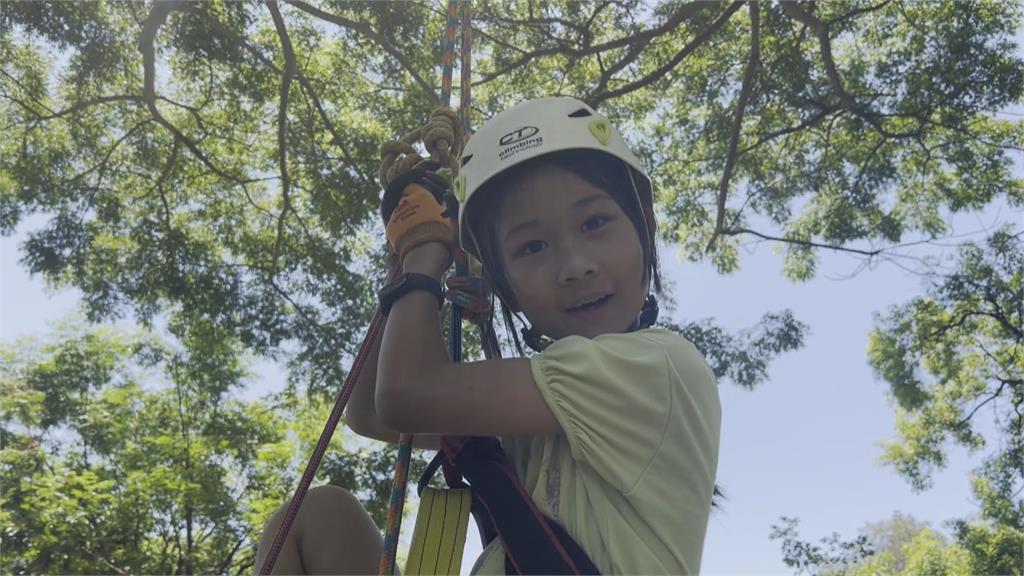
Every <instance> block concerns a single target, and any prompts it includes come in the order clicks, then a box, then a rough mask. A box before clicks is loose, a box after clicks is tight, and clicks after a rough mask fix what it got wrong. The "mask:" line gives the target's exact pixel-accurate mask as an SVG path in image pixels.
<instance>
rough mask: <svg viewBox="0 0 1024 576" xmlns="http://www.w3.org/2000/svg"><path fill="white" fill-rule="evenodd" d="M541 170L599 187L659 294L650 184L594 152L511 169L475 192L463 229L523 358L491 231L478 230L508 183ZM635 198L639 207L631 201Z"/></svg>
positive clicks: (572, 152) (509, 290)
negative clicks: (621, 216) (629, 232)
mask: <svg viewBox="0 0 1024 576" xmlns="http://www.w3.org/2000/svg"><path fill="white" fill-rule="evenodd" d="M543 165H554V166H558V167H561V168H564V169H566V170H568V171H570V172H572V173H573V174H575V175H576V176H578V177H580V178H582V179H583V180H585V181H587V182H588V183H590V184H592V185H594V186H596V187H598V188H600V189H601V190H603V191H604V192H606V193H607V194H608V195H609V196H611V197H612V199H613V200H615V203H616V204H618V206H619V208H621V209H622V211H623V212H624V213H625V214H626V216H627V217H628V218H629V220H630V222H632V224H633V227H634V228H635V229H636V231H637V236H639V238H640V244H641V246H642V247H643V254H644V271H645V274H646V277H647V278H648V279H649V280H650V281H653V283H654V291H655V292H656V293H658V294H661V268H660V266H659V263H658V249H657V243H656V242H655V235H656V233H657V229H656V226H655V220H654V207H653V203H652V201H651V189H650V184H649V181H648V180H647V178H646V177H644V176H642V175H640V174H639V173H637V172H636V171H635V170H634V169H633V168H632V167H631V166H629V165H628V164H626V163H625V162H623V161H622V160H620V159H618V158H616V157H614V156H611V155H609V154H606V153H604V152H600V151H596V150H563V151H560V152H555V153H552V154H548V155H545V156H540V157H538V158H533V159H531V160H528V161H526V162H523V163H522V164H518V165H516V166H513V167H512V168H510V169H508V170H506V171H504V172H502V173H501V174H499V175H498V176H496V177H494V178H492V179H491V180H489V181H488V182H486V183H485V184H484V186H483V187H482V189H480V190H477V191H476V193H475V194H474V197H475V198H476V200H474V202H473V204H472V212H471V214H472V216H471V217H470V220H469V228H470V231H471V233H472V235H473V238H474V239H475V240H476V243H477V247H478V249H479V251H480V261H481V263H482V264H483V268H484V274H486V276H487V279H488V281H489V282H490V283H491V286H493V287H494V291H495V292H496V293H497V294H500V295H501V299H500V302H501V312H502V316H503V318H504V320H505V327H506V330H507V331H508V333H509V335H510V337H511V340H512V341H513V342H514V343H515V346H516V350H517V351H518V352H519V355H520V356H524V355H525V354H524V352H523V347H522V344H521V342H520V340H519V335H518V334H517V333H516V331H515V330H514V329H513V327H514V323H513V312H512V308H511V306H510V305H514V306H516V307H517V308H518V303H517V302H516V301H515V294H514V293H513V291H512V287H511V285H510V284H509V281H508V276H507V275H506V273H505V266H504V262H503V259H502V257H501V253H500V250H499V248H498V239H497V237H496V235H497V231H496V227H495V226H493V225H490V226H484V225H483V223H484V222H489V223H493V222H494V221H495V218H494V217H495V216H496V215H497V212H498V209H499V207H500V206H501V203H502V202H503V201H504V199H505V197H506V196H507V195H508V193H509V192H510V191H511V190H512V188H513V186H514V184H516V183H517V182H519V181H520V180H522V178H523V177H524V176H525V175H526V173H527V172H529V171H531V170H534V169H536V168H537V167H538V166H543ZM485 189H486V191H485ZM638 196H639V199H640V202H639V203H638V202H637V198H638ZM468 208H469V207H468V206H467V209H468ZM467 217H469V215H467Z"/></svg>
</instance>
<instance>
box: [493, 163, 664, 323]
mask: <svg viewBox="0 0 1024 576" xmlns="http://www.w3.org/2000/svg"><path fill="white" fill-rule="evenodd" d="M497 226H498V228H497V242H498V253H499V254H501V257H502V259H503V261H504V264H505V271H506V275H507V277H508V281H509V284H510V285H511V287H512V290H513V292H514V293H515V297H516V300H517V303H518V305H519V307H520V309H521V310H522V312H523V313H524V314H525V315H526V317H527V318H528V319H529V320H530V323H531V324H532V325H533V326H534V327H535V328H536V329H537V330H539V331H540V332H542V333H544V334H546V335H548V336H550V337H552V338H556V339H557V338H562V337H564V336H570V335H578V336H584V337H587V338H593V337H594V336H597V335H599V334H605V333H609V332H625V331H626V329H627V328H628V327H629V325H630V323H632V322H633V320H635V319H636V317H637V315H638V314H639V313H640V309H641V307H642V306H643V302H644V299H645V298H646V296H647V285H646V282H647V279H646V278H645V275H644V255H643V248H642V247H641V244H640V236H639V234H637V231H636V228H634V226H633V224H632V222H631V221H630V219H629V217H628V216H627V215H626V213H625V212H623V211H622V209H621V208H619V205H618V204H617V203H616V202H615V200H613V199H612V197H611V196H609V195H608V194H607V193H606V192H604V191H603V190H601V189H600V188H598V187H596V186H594V185H593V184H591V183H589V182H587V181H586V180H583V179H582V178H580V177H579V176H576V175H575V174H573V173H572V172H570V171H568V170H566V169H564V168H561V167H558V166H555V165H541V166H538V167H537V168H536V169H534V170H531V171H530V172H529V173H527V174H526V175H525V176H524V177H523V178H522V179H520V180H519V181H518V182H517V183H516V185H515V186H513V188H512V189H511V190H509V192H508V193H507V194H506V195H505V198H504V200H503V201H502V203H501V207H500V209H499V211H498V222H497ZM599 297H605V299H604V301H603V302H600V303H598V304H597V305H596V306H590V307H584V308H582V309H573V307H575V306H578V305H579V304H583V303H584V302H587V301H591V300H594V299H595V298H599Z"/></svg>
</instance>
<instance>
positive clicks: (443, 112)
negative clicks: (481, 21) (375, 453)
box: [259, 0, 497, 576]
mask: <svg viewBox="0 0 1024 576" xmlns="http://www.w3.org/2000/svg"><path fill="white" fill-rule="evenodd" d="M459 4H460V2H459V1H458V0H449V2H448V21H447V25H446V28H445V47H444V53H443V56H442V60H443V65H444V71H443V74H442V81H441V96H442V98H441V102H442V105H441V106H440V107H439V108H438V109H437V110H434V111H433V112H432V113H431V115H430V118H429V120H428V122H427V124H426V125H425V126H424V127H423V128H420V129H419V130H415V131H413V132H411V133H409V134H407V135H405V136H404V137H402V139H401V140H397V141H392V142H388V143H386V144H385V145H384V146H383V147H382V149H381V170H380V180H381V184H382V185H384V187H385V188H386V187H387V185H388V184H389V183H390V182H391V181H392V180H394V179H395V178H396V177H398V176H400V175H401V174H403V173H405V172H407V171H409V170H411V169H413V168H415V167H416V166H419V165H422V163H423V162H424V161H425V159H424V158H422V157H421V156H420V155H419V153H418V152H417V151H416V149H415V148H414V146H413V144H414V143H415V142H417V141H418V140H422V141H423V143H424V146H425V147H426V149H427V151H428V152H429V153H430V154H431V156H432V157H433V158H434V159H435V160H437V161H439V162H440V163H441V164H442V165H443V166H445V167H447V168H448V169H449V170H450V171H451V174H452V175H453V176H454V175H455V174H457V173H458V169H459V164H458V162H459V156H460V155H461V153H462V144H463V141H464V135H465V134H468V133H469V129H470V115H469V102H470V82H469V78H470V60H469V54H470V50H471V41H472V34H471V31H470V30H471V16H470V15H471V3H470V0H463V2H462V5H463V12H462V25H463V36H462V58H463V61H462V102H461V104H462V105H461V106H460V108H461V113H462V114H461V118H458V117H457V116H456V115H455V113H454V112H452V111H451V109H450V108H449V105H450V101H451V77H452V63H453V60H454V44H455V27H456V25H457V23H458V18H457V15H458V8H459ZM454 218H455V219H456V221H457V218H458V216H455V217H454ZM453 229H456V228H454V226H453ZM455 265H456V274H455V276H454V277H453V278H452V279H450V282H449V285H450V288H449V292H448V294H446V299H448V300H449V301H450V302H452V303H453V304H455V305H453V306H452V322H451V326H452V330H451V336H452V337H451V342H450V352H451V356H452V360H453V361H455V362H460V361H461V360H462V331H461V330H462V306H463V305H468V306H469V308H470V309H469V311H470V315H471V317H472V318H477V319H480V318H481V317H482V315H483V314H484V312H485V310H486V309H485V307H484V306H483V305H482V304H480V303H478V302H476V300H475V299H476V298H478V297H480V298H482V297H483V295H484V294H489V292H488V291H487V290H486V289H485V288H483V287H481V286H479V285H477V284H476V283H474V281H472V280H471V279H466V280H459V278H460V277H465V276H466V274H467V271H468V262H467V258H466V254H465V253H464V252H462V251H461V250H457V254H456V255H455ZM463 303H465V304H463ZM384 323H385V318H384V316H382V315H381V313H380V310H377V311H376V312H375V313H374V315H373V319H372V320H371V321H370V325H369V327H368V328H367V332H366V336H365V337H364V338H363V342H362V344H361V345H360V347H359V351H358V352H357V353H356V358H355V360H354V362H353V364H352V369H351V370H350V371H349V373H348V376H347V377H346V378H345V382H344V383H343V384H342V386H341V390H339V392H338V396H337V398H336V399H335V403H334V408H333V410H332V411H331V414H330V416H329V417H328V419H327V423H326V425H325V426H324V430H323V432H322V433H321V434H320V438H319V440H318V441H317V445H316V448H315V449H314V450H313V454H312V455H311V456H310V458H309V462H308V463H307V464H306V469H305V471H304V472H303V475H302V478H301V480H300V481H299V485H298V487H297V488H296V489H295V493H294V494H293V496H292V499H291V501H290V502H289V504H288V509H287V510H286V512H285V516H284V518H283V519H282V522H281V525H280V526H278V529H277V533H276V534H275V536H274V541H273V543H272V544H271V546H270V550H268V553H267V557H266V559H265V560H264V561H263V565H262V566H260V568H259V573H260V574H261V575H267V574H270V572H271V570H273V567H274V565H275V564H276V563H277V558H278V556H280V554H281V549H282V548H283V547H284V542H285V540H286V539H287V537H288V533H289V532H290V531H291V527H292V525H293V524H294V523H295V518H296V517H297V516H298V512H299V509H300V507H301V506H302V501H303V500H304V499H305V497H306V493H307V492H308V491H309V486H310V484H311V483H312V481H313V477H314V475H315V474H316V471H317V469H318V468H319V467H320V462H321V460H322V459H323V456H324V453H325V452H326V451H327V446H328V444H329V443H330V440H331V437H332V436H333V435H334V430H335V429H336V428H337V425H338V422H339V421H340V419H341V415H342V413H343V412H344V409H345V405H346V404H348V400H349V396H351V394H352V389H353V388H354V386H355V383H356V381H357V380H358V379H359V375H360V373H361V372H362V369H363V367H364V365H365V363H366V359H367V357H368V356H369V353H370V349H371V348H372V343H373V342H375V341H376V340H377V338H379V337H380V333H381V332H382V331H383V329H384ZM492 336H493V335H492ZM484 340H485V350H486V351H487V355H488V357H491V355H492V354H493V353H494V351H495V350H496V348H497V346H496V341H494V339H493V337H492V338H490V339H488V338H485V339H484ZM411 453H412V436H411V435H408V434H402V435H401V438H400V441H399V448H398V457H397V462H396V464H395V478H394V486H393V489H392V495H391V502H390V504H389V507H388V523H387V530H386V533H385V549H384V552H383V553H382V554H381V562H380V573H381V574H386V575H388V576H390V575H392V574H394V573H395V555H396V553H397V545H398V534H399V532H400V530H401V520H402V514H401V512H402V509H403V506H404V501H405V492H406V487H407V484H408V468H409V461H410V459H411Z"/></svg>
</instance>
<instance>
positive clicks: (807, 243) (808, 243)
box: [720, 228, 897, 256]
mask: <svg viewBox="0 0 1024 576" xmlns="http://www.w3.org/2000/svg"><path fill="white" fill-rule="evenodd" d="M720 234H721V235H722V236H735V235H737V234H750V235H751V236H757V237H758V238H762V239H764V240H774V241H777V242H783V243H786V244H795V245H797V246H805V247H807V248H827V249H829V250H833V251H836V252H850V253H853V254H861V255H864V256H878V255H879V254H881V253H883V252H885V250H887V248H878V249H876V250H861V249H859V248H847V247H845V246H836V245H835V244H822V243H820V242H812V241H810V240H798V239H796V238H784V237H780V236H769V235H767V234H763V233H761V232H758V231H757V230H751V229H749V228H726V229H724V230H722V231H721V233H720ZM890 248H897V246H892V247H890Z"/></svg>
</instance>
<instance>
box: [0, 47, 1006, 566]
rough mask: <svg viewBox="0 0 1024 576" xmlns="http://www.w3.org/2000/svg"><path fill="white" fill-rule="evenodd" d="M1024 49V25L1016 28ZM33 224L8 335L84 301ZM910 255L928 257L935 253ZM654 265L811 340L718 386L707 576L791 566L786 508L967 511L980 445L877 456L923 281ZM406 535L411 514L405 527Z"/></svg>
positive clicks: (686, 299)
mask: <svg viewBox="0 0 1024 576" xmlns="http://www.w3.org/2000/svg"><path fill="white" fill-rule="evenodd" d="M1021 45H1024V34H1019V35H1018V47H1019V48H1020V46H1021ZM1019 51H1020V50H1019ZM1008 112H1010V113H1013V114H1022V113H1024V109H1022V108H1019V107H1018V108H1015V109H1010V110H1009V111H1008ZM1013 118H1014V119H1017V117H1013ZM1021 167H1022V162H1021V160H1020V157H1019V155H1018V159H1017V174H1018V176H1019V177H1024V170H1022V168H1021ZM1005 222H1014V223H1015V224H1016V225H1017V226H1018V227H1019V228H1024V211H1022V210H1021V209H1019V208H1018V209H1017V210H1016V211H1013V210H1011V209H1009V208H1008V207H1006V206H1005V205H999V206H993V207H991V208H990V209H989V210H986V211H985V212H984V213H982V214H976V215H960V216H957V217H956V218H954V219H953V220H952V225H953V226H952V229H953V230H954V231H955V233H956V234H958V235H964V234H969V233H974V234H972V235H970V236H966V237H963V238H959V239H958V240H975V241H981V240H982V239H983V238H984V236H985V234H984V232H983V231H984V230H986V229H991V228H994V227H995V226H994V225H998V224H1000V223H1005ZM40 223H41V221H40V220H39V219H38V218H34V219H30V220H29V221H27V222H26V223H24V224H23V225H22V226H21V227H20V228H19V230H18V232H17V233H16V234H15V235H14V236H13V237H4V238H0V274H2V278H3V280H2V282H0V340H3V341H5V342H9V341H10V340H12V339H13V338H16V337H20V336H26V335H30V334H38V335H42V334H45V333H46V332H48V331H49V328H48V323H50V322H53V321H56V320H59V319H62V318H65V317H66V316H67V315H68V314H69V313H70V312H72V311H73V310H74V309H75V307H76V305H77V302H78V293H77V291H75V290H62V291H59V292H52V291H50V290H47V289H46V288H45V287H44V285H43V283H42V281H41V280H40V279H39V278H31V277H29V276H28V275H27V273H26V272H25V271H24V269H23V268H22V267H21V266H20V265H19V264H18V260H19V258H20V254H19V246H20V244H21V243H22V242H23V241H24V240H25V238H26V232H27V231H29V230H33V229H35V228H37V227H38V226H39V225H40ZM755 228H756V226H755ZM909 253H912V254H913V255H916V256H923V255H925V254H934V253H935V249H934V248H923V249H916V250H914V251H913V252H909ZM949 253H952V251H950V252H949ZM662 261H663V272H664V274H665V277H666V278H667V279H669V280H670V281H671V282H673V283H674V286H673V287H674V290H675V295H676V299H677V302H678V305H679V309H678V311H677V316H676V319H677V320H684V319H685V320H694V319H700V318H705V317H712V318H715V319H716V320H717V322H719V323H720V324H721V325H722V326H723V327H725V328H726V329H729V330H731V331H736V330H740V329H743V328H747V327H751V326H753V325H754V324H755V323H756V322H757V321H758V320H759V319H760V317H761V316H762V315H763V314H764V313H765V312H768V311H781V310H784V309H786V308H789V309H792V310H793V312H794V314H795V316H796V318H797V319H799V320H801V321H803V322H805V323H807V324H809V325H810V335H809V337H808V338H807V340H806V343H805V346H804V347H803V348H802V349H800V350H798V351H796V352H794V353H789V354H785V355H783V356H782V357H781V358H780V359H779V360H778V361H776V362H773V363H772V364H771V365H770V367H769V381H768V382H766V383H765V384H763V385H762V386H761V387H759V388H757V389H756V390H754V391H747V390H743V389H740V388H738V387H737V386H733V385H731V384H723V385H722V386H721V399H722V406H723V422H722V440H721V448H720V457H719V469H718V479H717V481H718V483H719V484H720V485H721V486H722V487H723V489H724V491H725V492H726V494H727V496H728V498H729V499H728V501H726V502H725V507H724V510H722V511H718V512H715V513H713V514H712V517H711V521H710V525H709V528H708V534H707V538H706V542H705V548H704V558H703V563H702V572H703V573H705V574H737V573H748V574H749V573H786V572H788V570H787V569H786V567H785V565H784V564H783V563H782V554H781V551H780V546H779V542H777V541H776V542H773V541H770V540H769V539H768V535H769V533H770V531H771V525H772V524H773V523H778V522H779V517H780V516H783V515H786V516H795V517H798V518H800V520H801V524H800V535H801V537H802V539H804V540H810V541H813V542H815V543H817V542H818V540H819V539H820V538H822V537H824V536H827V535H829V534H831V533H832V532H833V531H835V532H838V533H839V534H840V535H841V536H842V537H843V538H844V539H851V538H852V537H854V536H856V534H857V531H858V530H859V529H860V528H861V527H863V526H864V524H865V523H866V522H878V521H881V520H886V519H888V518H890V517H891V516H892V514H893V512H895V511H901V512H903V513H905V514H910V515H912V516H914V517H915V518H917V519H919V520H924V521H930V522H931V523H932V524H933V527H934V528H938V529H940V530H941V531H943V532H945V533H947V534H948V530H945V529H944V528H945V527H944V526H943V525H942V522H943V521H945V520H949V519H952V518H960V517H965V516H968V515H970V514H972V513H974V511H975V510H976V507H977V506H976V503H975V502H973V501H972V497H971V491H970V484H969V472H970V470H972V469H973V468H975V467H976V466H977V465H978V464H979V463H980V461H981V454H976V455H968V454H966V453H965V451H963V450H960V449H957V450H953V451H952V452H951V458H950V460H949V466H948V468H947V469H946V470H944V471H942V472H939V473H937V474H936V475H935V476H934V486H933V487H932V488H931V489H930V490H928V491H926V492H923V493H920V494H917V493H914V492H913V491H912V490H911V489H910V487H909V485H908V484H907V483H906V482H905V481H904V480H902V479H900V478H899V477H897V476H896V474H895V473H894V472H893V471H891V470H890V469H888V468H882V467H881V466H879V465H878V464H877V463H876V458H877V457H878V456H879V454H880V453H881V448H880V447H879V443H880V442H881V441H883V440H888V439H892V438H893V437H894V429H893V411H892V408H891V406H890V405H889V403H888V402H887V400H886V392H887V389H888V387H887V385H886V384H885V383H883V382H876V381H875V379H874V378H873V376H872V373H871V369H870V368H869V366H868V365H867V360H866V349H867V334H868V332H869V330H870V329H871V328H872V314H873V313H875V312H884V311H885V310H886V309H887V308H888V307H890V306H893V305H899V304H903V303H905V302H907V301H909V300H910V299H911V298H913V297H915V296H917V295H920V294H922V293H923V289H922V286H921V279H920V278H919V277H918V276H914V275H910V274H908V273H906V272H904V271H903V270H901V269H899V268H898V267H897V266H894V265H892V264H882V265H879V266H878V267H877V268H875V269H873V270H865V271H863V272H861V273H860V274H858V275H856V276H854V277H852V278H850V279H846V280H841V279H838V278H840V277H845V276H847V275H849V274H850V273H851V272H852V271H853V270H854V269H856V268H857V266H858V265H859V263H860V259H859V258H856V257H853V256H849V255H844V254H828V253H825V254H823V259H822V262H821V265H820V266H819V273H818V276H817V278H816V279H815V280H814V281H812V282H810V283H806V284H792V283H789V282H787V281H785V280H784V279H782V277H781V275H780V270H781V266H782V255H781V254H775V253H773V252H772V250H771V247H770V246H769V245H767V244H765V245H761V246H757V247H751V248H750V249H749V253H746V254H745V255H744V258H743V262H742V268H741V271H740V272H739V273H737V274H735V275H732V276H727V277H723V276H719V275H718V274H717V273H715V272H714V271H713V270H712V269H711V268H710V266H707V265H696V264H691V263H680V262H679V260H678V259H677V258H676V256H675V254H674V253H673V251H672V250H664V251H663V252H662ZM283 386H284V379H283V372H282V371H281V369H280V368H279V367H276V366H273V365H270V364H266V363H261V364H259V365H258V367H257V374H256V377H255V378H254V382H253V386H252V390H250V393H252V394H259V393H262V392H265V391H271V390H278V389H281V388H283ZM984 415H985V413H984V412H980V413H979V416H982V417H984ZM470 528H471V533H470V535H469V538H468V545H467V549H466V552H465V555H464V563H463V574H468V571H469V567H470V566H471V565H472V563H473V561H474V560H475V559H476V557H477V555H478V554H479V551H480V546H479V537H478V535H477V534H476V531H475V527H474V526H473V523H472V522H470ZM411 530H412V525H411V524H409V523H407V524H406V525H405V530H404V531H408V532H410V533H411Z"/></svg>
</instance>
